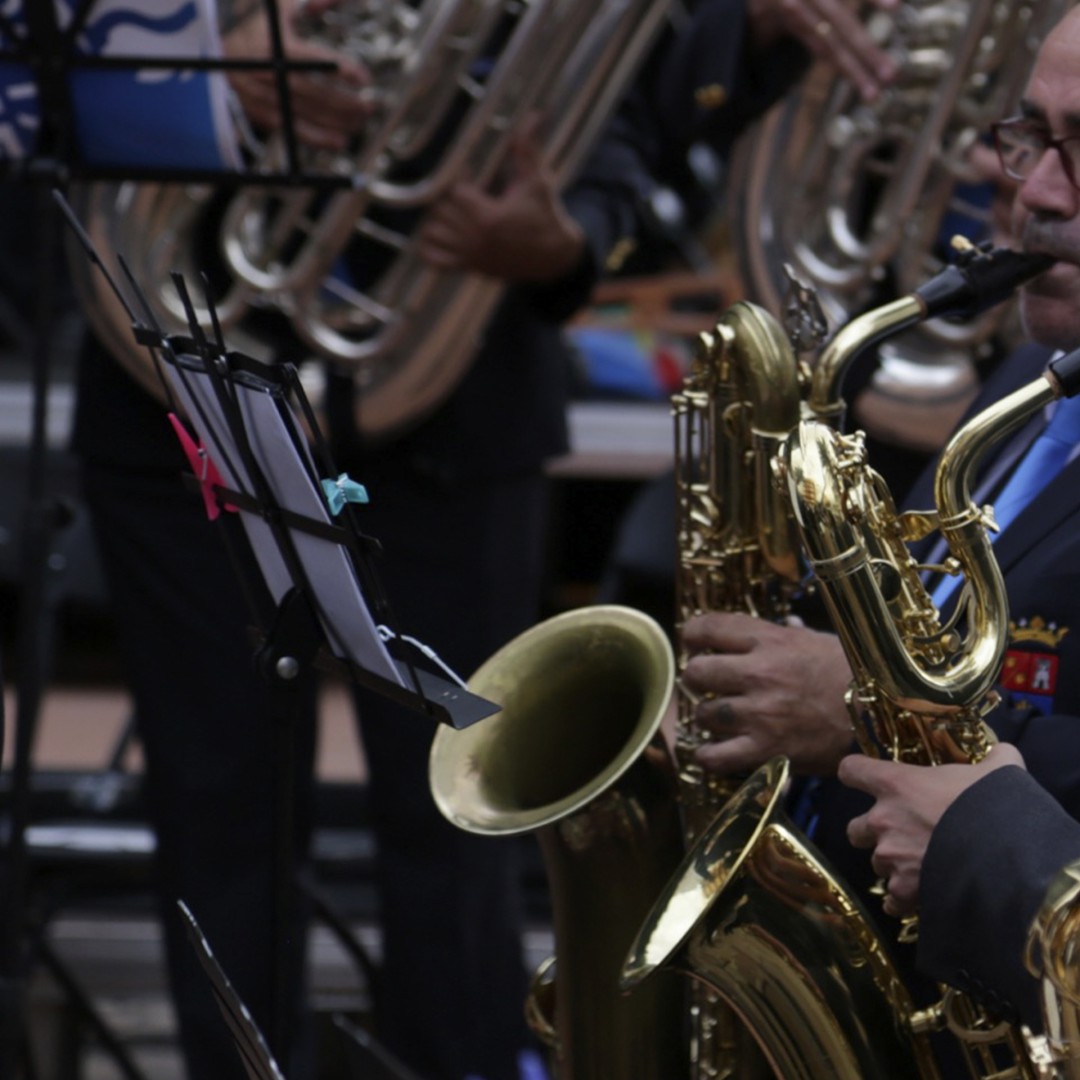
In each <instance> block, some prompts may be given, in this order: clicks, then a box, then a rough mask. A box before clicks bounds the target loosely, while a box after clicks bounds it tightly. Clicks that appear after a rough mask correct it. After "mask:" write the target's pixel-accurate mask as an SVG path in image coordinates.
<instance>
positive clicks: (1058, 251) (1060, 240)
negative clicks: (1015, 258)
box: [1020, 219, 1080, 263]
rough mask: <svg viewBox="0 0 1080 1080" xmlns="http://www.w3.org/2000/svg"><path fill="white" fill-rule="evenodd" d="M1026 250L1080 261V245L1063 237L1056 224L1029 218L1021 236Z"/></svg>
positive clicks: (1064, 260) (1063, 259)
mask: <svg viewBox="0 0 1080 1080" xmlns="http://www.w3.org/2000/svg"><path fill="white" fill-rule="evenodd" d="M1020 241H1021V246H1022V247H1023V249H1024V251H1026V252H1029V253H1032V252H1037V253H1038V254H1040V255H1049V256H1050V257H1051V258H1054V259H1060V260H1061V261H1062V262H1071V263H1076V262H1080V247H1078V246H1077V244H1076V243H1075V242H1070V241H1069V240H1067V239H1066V238H1065V237H1063V236H1062V235H1061V234H1060V233H1059V232H1058V231H1057V228H1056V226H1054V225H1051V224H1049V223H1044V222H1041V221H1035V220H1034V219H1029V220H1028V222H1027V223H1026V224H1025V226H1024V233H1023V236H1022V237H1021V238H1020Z"/></svg>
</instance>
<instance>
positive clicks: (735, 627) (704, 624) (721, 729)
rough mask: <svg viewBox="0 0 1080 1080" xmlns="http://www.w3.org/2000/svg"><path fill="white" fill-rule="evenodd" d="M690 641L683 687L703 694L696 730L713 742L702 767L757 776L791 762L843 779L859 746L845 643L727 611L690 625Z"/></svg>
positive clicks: (686, 640)
mask: <svg viewBox="0 0 1080 1080" xmlns="http://www.w3.org/2000/svg"><path fill="white" fill-rule="evenodd" d="M682 639H683V645H684V646H685V648H686V651H687V654H688V655H689V657H690V658H689V660H688V661H687V663H686V665H685V667H684V670H683V674H682V683H683V685H684V686H685V687H686V688H687V689H688V690H690V691H691V692H692V693H694V694H696V695H697V696H698V699H699V700H698V702H697V705H696V706H695V709H694V720H695V722H696V723H697V724H698V725H699V726H700V727H702V728H703V729H706V730H708V731H709V732H710V733H711V734H712V735H713V741H710V742H708V743H707V744H706V745H704V746H703V747H701V749H700V750H698V752H697V753H698V759H699V761H700V762H701V764H702V766H703V767H705V768H706V769H709V770H710V771H713V772H718V773H741V772H749V771H750V770H752V769H755V768H757V767H758V766H759V765H762V764H764V763H765V762H766V761H768V760H769V759H770V758H773V757H775V756H777V755H778V754H783V755H784V756H785V757H787V758H789V759H790V761H791V763H792V768H793V769H794V771H795V772H797V773H802V774H806V775H817V776H831V775H833V774H834V773H835V772H836V766H837V764H838V762H839V761H840V759H841V758H842V757H843V756H844V755H845V754H846V753H848V751H850V749H851V746H852V730H851V720H850V718H849V716H848V712H847V708H846V706H845V704H844V693H845V691H846V689H847V686H848V683H849V682H850V680H851V670H850V668H849V667H848V663H847V659H846V657H845V656H844V652H843V648H842V647H841V645H840V642H839V639H837V638H836V637H834V636H833V635H832V634H825V633H821V632H819V631H816V630H810V629H807V628H805V627H802V626H794V625H784V626H780V625H777V624H776V623H772V622H768V621H766V620H764V619H757V618H754V617H752V616H750V615H744V614H741V613H719V612H715V613H710V614H707V615H701V616H697V617H695V618H693V619H690V620H688V621H687V623H686V625H685V626H684V627H683V633H682Z"/></svg>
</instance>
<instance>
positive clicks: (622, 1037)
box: [430, 606, 685, 1080]
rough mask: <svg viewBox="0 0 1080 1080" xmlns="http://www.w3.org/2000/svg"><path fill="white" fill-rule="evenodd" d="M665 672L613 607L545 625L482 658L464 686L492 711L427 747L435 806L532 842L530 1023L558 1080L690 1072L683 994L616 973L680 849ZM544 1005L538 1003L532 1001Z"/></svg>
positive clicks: (668, 674) (465, 822) (656, 644)
mask: <svg viewBox="0 0 1080 1080" xmlns="http://www.w3.org/2000/svg"><path fill="white" fill-rule="evenodd" d="M674 674H675V662H674V657H673V654H672V650H671V644H670V642H669V641H668V638H667V635H666V634H665V633H664V631H663V630H662V629H661V628H660V626H659V625H658V624H657V623H656V622H654V621H653V620H652V619H650V618H649V617H648V616H646V615H644V614H642V613H641V612H638V611H634V610H633V609H630V608H623V607H618V606H598V607H587V608H579V609H576V610H573V611H569V612H565V613H563V614H561V615H556V616H554V617H553V618H550V619H548V620H547V621H546V622H542V623H540V624H539V625H538V626H535V627H533V628H532V629H531V630H528V631H526V632H525V633H524V634H522V635H520V636H519V637H517V638H515V639H514V640H513V641H511V642H510V643H509V644H508V645H506V646H504V647H503V648H502V649H500V650H499V651H498V652H497V653H495V655H494V656H492V657H491V658H490V659H489V660H488V661H486V662H485V663H484V664H483V665H482V666H481V667H480V669H479V670H478V671H477V672H476V674H475V675H474V676H473V677H472V679H471V680H470V681H469V688H470V689H471V690H473V691H474V692H475V693H478V694H481V695H482V696H483V697H485V698H487V699H488V700H491V701H494V702H496V703H497V704H499V705H501V706H502V710H501V712H499V713H498V714H496V715H495V716H493V717H491V718H489V719H487V720H484V721H482V722H481V723H479V724H475V725H473V726H472V727H470V728H466V729H465V730H462V731H455V730H451V729H450V728H447V727H443V728H441V729H440V730H439V732H438V733H437V734H436V737H435V741H434V744H433V746H432V750H431V763H430V779H431V789H432V793H433V795H434V798H435V802H436V804H437V805H438V807H439V809H440V810H441V811H442V813H443V815H444V816H445V817H446V818H447V819H448V820H449V821H451V822H453V823H454V824H455V825H457V826H458V827H460V828H462V829H466V830H468V831H471V832H476V833H482V834H487V835H491V836H505V835H510V834H514V833H522V832H534V833H535V834H536V836H537V839H538V841H539V844H540V848H541V851H542V853H543V857H544V865H545V870H546V873H547V879H548V884H549V888H550V894H551V904H552V920H553V929H554V936H555V964H554V984H553V990H554V994H553V1000H549V999H551V997H552V995H551V994H550V992H549V991H550V990H551V987H550V986H545V984H543V983H542V982H536V983H534V988H533V993H532V995H531V997H530V1001H529V1010H530V1017H531V1019H532V1022H533V1024H534V1027H536V1028H537V1029H538V1031H539V1033H540V1034H541V1035H542V1036H544V1037H545V1038H546V1039H547V1041H549V1043H551V1044H552V1068H553V1071H554V1075H555V1076H556V1077H557V1078H558V1080H613V1078H615V1077H618V1078H619V1080H658V1078H660V1077H664V1078H668V1077H671V1078H674V1077H678V1076H680V1075H682V1072H684V1071H685V1068H684V1065H683V1059H684V1041H683V1037H682V1030H683V1020H684V1010H683V996H682V993H681V987H679V986H676V985H672V986H661V985H657V986H655V987H653V988H652V989H651V990H650V992H649V993H648V994H647V995H646V996H645V997H642V998H641V999H640V1000H638V999H636V998H626V997H624V996H622V995H621V994H620V993H619V989H618V975H619V969H620V966H621V964H622V959H623V956H624V955H625V952H626V943H627V942H628V941H629V940H630V939H631V937H632V936H633V934H634V932H635V931H636V930H637V927H638V926H639V925H640V923H641V920H642V919H643V918H644V917H645V913H646V912H647V911H648V908H649V905H650V904H651V903H652V902H653V899H654V898H655V896H656V895H657V893H658V892H659V891H660V889H661V887H662V886H663V885H664V883H665V882H666V881H667V880H668V878H669V877H670V875H671V873H672V871H673V870H674V868H675V866H676V865H677V863H678V860H679V857H680V853H681V850H682V844H681V840H680V828H679V821H678V813H677V807H676V802H675V798H674V790H673V778H672V772H673V770H672V768H671V763H670V760H669V759H668V755H667V750H666V747H665V746H664V744H663V740H662V739H661V738H660V736H659V727H660V721H661V718H662V716H663V714H664V712H665V710H666V708H667V705H668V701H669V699H670V696H671V690H672V685H673V681H674ZM541 995H544V997H543V998H542V997H541Z"/></svg>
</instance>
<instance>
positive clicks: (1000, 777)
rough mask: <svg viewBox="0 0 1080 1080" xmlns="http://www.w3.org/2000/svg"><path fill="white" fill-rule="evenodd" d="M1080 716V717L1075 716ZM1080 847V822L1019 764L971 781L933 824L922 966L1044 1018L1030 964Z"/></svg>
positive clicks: (924, 889) (1030, 1019)
mask: <svg viewBox="0 0 1080 1080" xmlns="http://www.w3.org/2000/svg"><path fill="white" fill-rule="evenodd" d="M1074 722H1075V720H1074ZM1077 856H1080V823H1078V822H1077V821H1076V820H1075V819H1074V818H1073V817H1071V816H1070V815H1069V814H1068V813H1067V812H1066V811H1065V809H1064V808H1063V807H1062V806H1061V804H1060V803H1059V802H1057V800H1056V799H1054V798H1053V796H1052V795H1050V794H1049V793H1048V792H1047V791H1046V790H1045V789H1044V788H1042V787H1041V786H1040V785H1039V784H1038V783H1037V782H1036V780H1035V779H1034V778H1033V777H1032V776H1031V775H1030V774H1029V773H1026V772H1024V771H1023V770H1021V769H1015V768H1014V769H1001V770H999V771H998V772H995V773H993V774H992V775H990V776H988V777H986V778H985V779H983V780H981V781H980V782H979V783H977V784H975V785H974V786H973V787H971V788H970V789H968V791H966V792H965V793H964V794H963V795H962V796H961V797H960V798H959V799H958V800H957V801H956V803H954V804H953V806H952V807H950V808H949V810H948V811H946V813H945V815H944V816H943V817H942V820H941V822H940V824H939V825H938V827H937V828H936V829H935V830H934V833H933V835H932V837H931V840H930V844H929V847H928V848H927V852H926V857H925V859H924V861H923V869H922V883H921V889H920V895H921V897H922V899H921V902H920V920H919V926H920V929H919V945H918V965H919V968H920V969H921V970H922V971H924V972H925V973H926V974H928V975H930V976H931V977H933V978H935V979H939V980H941V981H943V982H948V983H950V984H951V985H955V986H959V987H960V988H961V989H966V990H968V991H970V992H971V993H973V994H976V995H978V996H980V997H982V998H984V999H988V998H991V995H996V997H997V998H998V999H1000V1000H1005V1001H1008V1002H1010V1003H1012V1005H1013V1006H1014V1007H1015V1009H1016V1010H1017V1012H1019V1014H1020V1016H1021V1017H1022V1018H1023V1020H1024V1021H1025V1023H1027V1024H1029V1025H1031V1026H1032V1027H1035V1028H1038V1027H1040V1026H1041V1016H1040V1005H1039V982H1038V980H1037V979H1035V978H1034V977H1033V976H1032V975H1030V974H1029V972H1028V971H1027V969H1026V968H1025V966H1024V963H1023V956H1024V952H1025V949H1026V944H1027V937H1028V931H1029V930H1030V928H1031V925H1032V923H1033V921H1034V919H1035V916H1036V914H1037V913H1038V911H1039V908H1040V906H1041V905H1042V902H1043V899H1044V897H1045V894H1046V890H1047V887H1048V886H1049V884H1050V882H1051V881H1052V880H1053V878H1054V876H1055V875H1056V874H1057V873H1058V871H1059V870H1060V869H1061V868H1062V867H1063V866H1065V864H1066V863H1068V862H1070V861H1072V860H1073V859H1075V858H1077Z"/></svg>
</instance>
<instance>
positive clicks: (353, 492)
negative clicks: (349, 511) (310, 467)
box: [319, 473, 368, 517]
mask: <svg viewBox="0 0 1080 1080" xmlns="http://www.w3.org/2000/svg"><path fill="white" fill-rule="evenodd" d="M319 483H321V484H322V489H323V492H324V493H325V494H326V501H327V502H328V503H329V504H330V513H331V514H333V515H334V517H337V516H338V514H340V513H341V511H342V508H343V507H344V506H345V504H346V503H347V502H350V503H366V502H367V501H368V493H367V488H365V487H364V485H363V484H358V483H357V482H356V481H355V480H350V479H349V474H348V473H342V474H341V475H340V476H339V477H338V478H337V479H336V480H320V481H319Z"/></svg>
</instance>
